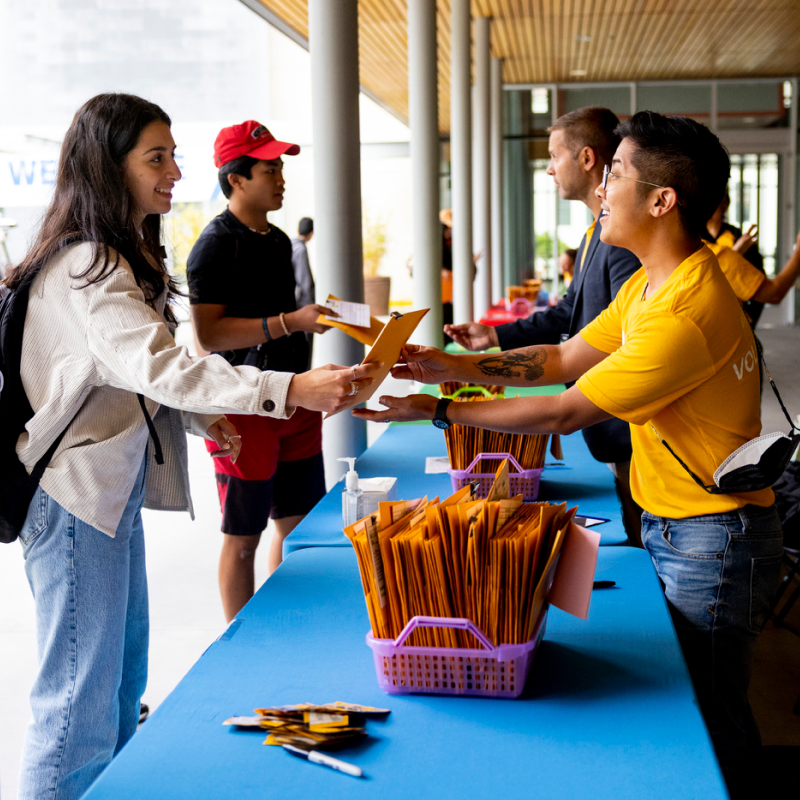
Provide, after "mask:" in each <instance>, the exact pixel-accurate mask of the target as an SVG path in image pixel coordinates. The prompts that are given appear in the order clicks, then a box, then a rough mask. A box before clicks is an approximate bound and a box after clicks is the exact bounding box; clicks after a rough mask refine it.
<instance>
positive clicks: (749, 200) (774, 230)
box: [727, 153, 780, 276]
mask: <svg viewBox="0 0 800 800" xmlns="http://www.w3.org/2000/svg"><path fill="white" fill-rule="evenodd" d="M779 174H780V157H779V155H778V154H777V153H746V154H735V155H732V156H731V180H730V184H729V191H730V196H731V205H730V208H729V209H728V214H727V219H728V222H729V223H730V224H731V225H736V227H737V228H741V229H742V231H747V229H748V228H749V227H750V226H751V225H758V242H757V244H756V245H755V246H756V247H758V249H759V250H760V252H761V255H762V256H763V257H764V269H765V271H766V273H767V275H770V276H773V275H774V274H775V270H776V267H777V266H778V223H779V220H778V209H779V207H780V202H779V197H780V195H779Z"/></svg>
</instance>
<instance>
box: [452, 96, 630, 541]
mask: <svg viewBox="0 0 800 800" xmlns="http://www.w3.org/2000/svg"><path fill="white" fill-rule="evenodd" d="M618 124H619V120H618V119H617V117H616V116H615V115H614V113H613V112H611V111H609V110H608V109H607V108H600V107H597V106H588V107H586V108H579V109H577V110H576V111H571V112H570V113H569V114H565V115H564V116H562V117H559V118H558V120H556V122H555V124H554V125H553V126H552V127H551V128H550V129H549V133H550V142H549V150H550V164H549V165H548V167H547V173H548V175H552V177H553V180H554V181H555V184H556V188H557V189H558V194H559V197H561V199H562V200H580V201H581V202H582V203H584V204H585V205H586V206H587V207H588V209H589V210H590V211H591V212H592V218H593V222H592V225H591V226H590V228H589V230H587V231H586V235H585V236H584V238H583V240H582V241H581V244H580V247H579V248H578V256H577V259H576V262H575V276H574V278H573V280H572V283H571V284H570V286H569V289H567V293H566V295H565V296H564V298H563V299H562V300H561V301H560V302H559V303H558V305H556V306H554V307H552V308H549V309H547V310H546V311H538V312H536V313H534V314H532V315H531V316H530V317H528V318H527V319H521V320H517V321H516V322H511V323H509V324H507V325H500V326H498V327H496V328H493V327H491V326H489V325H481V324H480V323H477V322H469V323H467V324H465V325H445V328H444V330H445V333H446V334H447V335H448V336H450V337H451V338H452V339H453V341H455V342H457V343H458V344H460V345H462V346H463V347H466V348H467V349H468V350H486V349H488V348H489V347H498V346H499V347H500V348H501V349H502V350H512V349H514V348H516V347H525V346H526V345H533V344H558V343H559V342H560V341H561V339H562V336H563V335H567V336H574V335H575V334H576V333H577V332H578V331H579V330H580V329H581V328H583V327H584V326H585V325H588V324H589V323H590V322H591V321H592V320H593V319H594V318H595V317H596V316H598V315H599V314H600V313H601V312H602V311H603V310H604V309H605V308H606V307H607V306H608V305H609V303H610V302H611V301H612V300H613V299H614V297H615V296H616V294H617V291H618V290H619V288H620V287H621V286H622V284H623V283H625V281H626V280H628V278H629V277H630V276H631V275H632V274H633V273H634V272H636V271H637V270H638V269H639V260H638V259H637V258H636V257H635V256H634V255H633V254H632V253H631V252H629V251H628V250H624V249H623V248H621V247H613V246H611V245H607V244H604V243H603V242H601V241H600V230H599V228H598V226H597V220H598V217H599V215H600V199H599V198H598V197H597V196H596V195H595V189H596V188H597V186H598V185H599V184H600V183H602V180H603V167H604V166H605V165H606V164H610V163H611V158H612V156H613V155H614V151H615V150H616V149H617V145H618V144H619V138H618V137H617V135H616V134H615V133H614V129H615V128H616V127H617V125H618ZM583 436H584V439H585V440H586V444H587V446H588V447H589V451H590V452H591V454H592V456H594V458H595V459H597V460H598V461H602V462H604V463H606V464H608V465H609V468H610V469H611V471H612V472H613V473H614V476H615V478H616V483H617V490H618V493H619V496H620V502H621V504H622V512H623V520H624V523H625V530H626V532H627V534H628V538H629V540H630V542H631V544H636V545H639V546H640V531H641V509H640V508H639V507H638V506H637V505H636V503H634V501H633V498H632V497H631V493H630V460H631V436H630V428H629V427H628V423H627V422H623V421H622V420H619V419H610V420H607V421H606V422H601V423H598V424H597V425H592V426H591V427H589V428H586V429H584V431H583Z"/></svg>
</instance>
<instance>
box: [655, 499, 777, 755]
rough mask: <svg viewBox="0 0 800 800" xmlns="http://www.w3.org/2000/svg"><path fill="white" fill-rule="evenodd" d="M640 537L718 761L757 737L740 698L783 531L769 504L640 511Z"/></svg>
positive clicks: (768, 603)
mask: <svg viewBox="0 0 800 800" xmlns="http://www.w3.org/2000/svg"><path fill="white" fill-rule="evenodd" d="M642 543H643V544H644V546H645V548H646V549H647V551H648V552H649V553H650V556H651V558H652V559H653V564H654V565H655V568H656V572H658V576H659V578H661V582H662V583H663V584H664V594H665V595H666V598H667V603H668V605H669V610H670V613H671V614H672V620H673V623H674V624H675V630H676V633H677V634H678V640H679V641H680V644H681V649H682V650H683V655H684V658H685V659H686V664H687V666H688V668H689V673H690V675H691V677H692V683H693V684H694V689H695V693H696V694H697V699H698V700H699V702H700V709H701V711H702V712H703V717H704V718H705V720H706V723H707V724H708V726H709V729H710V733H711V735H712V737H713V739H714V743H715V746H716V748H717V756H718V757H719V759H720V761H721V762H722V765H723V767H726V768H727V767H730V766H735V763H734V764H731V763H730V762H731V761H732V760H733V761H734V762H735V760H736V759H737V758H739V759H740V758H741V755H742V753H743V752H744V751H745V750H746V749H747V748H752V747H756V746H758V745H759V744H760V737H759V734H758V726H757V725H756V723H755V720H754V719H753V714H752V711H751V710H750V704H749V702H748V700H747V688H748V685H749V683H750V672H751V669H752V665H753V652H754V650H755V643H756V639H757V637H758V633H759V631H760V630H761V628H762V627H763V626H764V623H765V622H766V619H767V616H768V615H769V611H770V608H771V607H772V602H773V599H774V596H775V590H776V589H777V586H778V579H779V576H780V565H781V558H782V556H783V532H782V530H781V522H780V518H779V517H778V513H777V511H776V510H775V506H774V505H772V506H768V507H766V508H760V507H758V506H752V505H749V506H745V507H744V508H742V509H739V510H738V511H731V512H728V513H724V514H706V515H704V516H698V517H687V518H685V519H667V518H664V517H656V516H653V515H652V514H648V513H647V512H645V513H644V514H643V515H642Z"/></svg>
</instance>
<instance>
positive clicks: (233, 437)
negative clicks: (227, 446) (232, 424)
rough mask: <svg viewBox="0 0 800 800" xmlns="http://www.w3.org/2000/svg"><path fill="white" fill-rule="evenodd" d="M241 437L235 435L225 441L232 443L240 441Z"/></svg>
mask: <svg viewBox="0 0 800 800" xmlns="http://www.w3.org/2000/svg"><path fill="white" fill-rule="evenodd" d="M241 438H242V437H241V436H240V435H239V434H238V433H237V434H236V435H235V436H229V437H228V438H227V441H229V442H232V441H233V440H234V439H241Z"/></svg>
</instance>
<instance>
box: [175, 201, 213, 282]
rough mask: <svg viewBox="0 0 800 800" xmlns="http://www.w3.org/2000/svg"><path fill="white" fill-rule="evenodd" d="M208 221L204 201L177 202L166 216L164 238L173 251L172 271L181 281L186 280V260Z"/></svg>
mask: <svg viewBox="0 0 800 800" xmlns="http://www.w3.org/2000/svg"><path fill="white" fill-rule="evenodd" d="M207 223H208V217H207V216H206V214H205V212H204V211H203V204H202V203H175V204H173V206H172V212H171V213H170V214H168V215H167V216H166V217H165V218H164V234H165V236H164V238H165V241H166V242H167V249H168V250H169V251H170V252H171V253H172V272H173V274H174V275H175V277H176V278H178V280H179V281H181V282H185V280H186V260H187V259H188V258H189V253H190V252H191V250H192V247H194V243H195V242H196V241H197V240H198V239H199V238H200V234H201V233H202V232H203V228H205V226H206V224H207Z"/></svg>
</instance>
